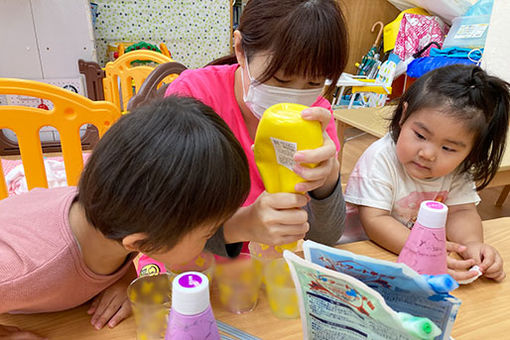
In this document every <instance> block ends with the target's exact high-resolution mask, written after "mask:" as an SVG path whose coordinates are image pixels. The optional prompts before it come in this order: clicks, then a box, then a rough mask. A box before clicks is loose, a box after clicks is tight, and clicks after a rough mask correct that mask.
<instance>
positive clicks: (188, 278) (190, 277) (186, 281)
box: [179, 273, 202, 288]
mask: <svg viewBox="0 0 510 340" xmlns="http://www.w3.org/2000/svg"><path fill="white" fill-rule="evenodd" d="M184 274H185V275H183V276H182V277H181V278H180V279H179V284H180V285H181V287H184V288H195V287H198V286H200V285H201V284H202V278H201V277H200V276H198V275H196V274H193V273H184Z"/></svg>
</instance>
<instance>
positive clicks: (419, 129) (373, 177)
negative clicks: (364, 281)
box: [345, 65, 510, 281]
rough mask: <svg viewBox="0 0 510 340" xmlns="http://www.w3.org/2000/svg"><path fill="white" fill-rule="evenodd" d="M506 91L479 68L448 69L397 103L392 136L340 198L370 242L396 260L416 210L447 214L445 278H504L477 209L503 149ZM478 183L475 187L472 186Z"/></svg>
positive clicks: (361, 164)
mask: <svg viewBox="0 0 510 340" xmlns="http://www.w3.org/2000/svg"><path fill="white" fill-rule="evenodd" d="M508 91H509V84H508V83H506V82H504V81H503V80H501V79H499V78H497V77H494V76H489V75H488V74H487V73H486V72H484V71H483V70H482V69H481V68H479V67H477V66H467V65H453V66H447V67H443V68H440V69H436V70H434V71H431V72H429V73H427V74H426V75H424V76H423V77H421V78H419V79H418V80H417V81H416V82H415V83H414V84H413V85H412V86H411V87H410V88H409V90H408V91H407V92H406V93H405V94H404V95H403V96H402V98H401V99H400V103H399V105H398V107H397V109H396V111H395V113H394V115H393V119H392V120H391V124H390V133H389V134H387V135H386V136H384V137H383V138H382V139H380V140H378V141H376V142H375V143H374V144H372V145H371V146H370V147H369V148H368V149H367V150H366V151H365V153H364V154H363V155H362V156H361V158H360V159H359V160H358V163H357V164H356V166H355V168H354V170H353V171H352V173H351V176H350V178H349V182H348V184H347V188H346V193H345V199H346V201H347V202H350V203H352V204H355V205H357V206H358V210H359V216H360V219H361V223H362V224H363V227H364V230H365V232H366V234H367V235H368V237H369V238H370V239H372V240H373V241H374V242H376V243H378V244H379V245H381V246H382V247H384V248H386V249H388V250H390V251H392V252H394V253H396V254H398V253H399V252H400V250H401V249H402V247H403V246H404V244H405V242H406V240H407V237H408V235H409V232H410V229H411V228H412V226H413V224H414V222H415V220H416V216H417V213H418V209H419V207H420V203H421V202H422V201H424V200H436V201H441V202H443V203H445V204H446V205H447V206H448V208H449V212H448V219H447V224H446V236H447V239H448V241H450V242H447V248H448V250H449V251H452V252H457V253H458V254H459V255H460V256H461V257H462V260H455V259H454V258H452V257H448V267H449V272H450V274H451V275H452V276H453V277H454V278H455V279H457V280H469V279H470V278H472V277H474V276H476V275H477V272H476V271H474V270H471V271H470V270H469V269H470V268H471V267H472V266H473V265H478V266H479V268H480V270H481V271H482V273H483V274H484V276H485V277H488V278H492V279H494V280H496V281H501V280H503V279H504V278H505V272H504V271H503V260H502V258H501V256H500V255H499V253H498V251H497V250H496V249H494V248H493V247H491V246H490V245H488V244H485V243H484V241H483V232H482V223H481V219H480V216H479V215H478V212H477V209H476V205H477V204H478V203H479V202H480V198H479V196H478V194H477V192H476V189H478V190H480V189H483V188H484V187H486V186H487V184H488V183H489V182H490V181H491V179H492V178H494V176H495V174H496V172H497V170H498V167H499V164H500V162H501V158H502V155H503V150H504V148H505V144H506V136H507V130H508V123H509V120H508V114H509V110H510V96H509V92H508ZM475 182H476V183H478V187H476V186H475Z"/></svg>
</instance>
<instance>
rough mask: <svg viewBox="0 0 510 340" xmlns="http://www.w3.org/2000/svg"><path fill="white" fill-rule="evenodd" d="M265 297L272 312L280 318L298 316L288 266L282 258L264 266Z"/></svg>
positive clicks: (296, 297) (295, 293) (295, 295)
mask: <svg viewBox="0 0 510 340" xmlns="http://www.w3.org/2000/svg"><path fill="white" fill-rule="evenodd" d="M264 278H265V283H266V293H267V299H268V301H269V307H270V308H271V311H272V312H273V314H274V315H275V316H276V317H278V318H282V319H293V318H297V317H299V305H298V296H297V292H296V288H295V286H294V281H293V280H292V277H291V275H290V270H289V266H288V265H287V262H285V260H284V259H283V258H281V259H275V260H272V261H271V262H269V263H267V264H266V265H265V266H264Z"/></svg>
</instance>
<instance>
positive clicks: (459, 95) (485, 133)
mask: <svg viewBox="0 0 510 340" xmlns="http://www.w3.org/2000/svg"><path fill="white" fill-rule="evenodd" d="M509 88H510V84H508V83H507V82H505V81H503V80H501V79H500V78H498V77H495V76H490V75H488V74H487V73H486V72H485V71H484V70H482V69H481V68H480V67H478V66H474V65H451V66H445V67H441V68H438V69H435V70H433V71H430V72H428V73H427V74H425V75H424V76H422V77H420V78H419V79H418V80H417V81H416V82H415V83H413V84H412V85H411V87H410V88H409V89H408V90H407V91H406V92H405V93H404V95H403V96H402V98H401V99H400V102H399V105H398V106H397V109H396V110H395V113H394V115H393V118H392V120H391V123H390V133H391V136H392V138H393V140H394V141H395V142H396V141H397V139H398V136H399V135H400V128H401V125H402V124H403V123H404V122H405V121H406V120H407V119H408V118H409V117H410V116H411V115H412V114H413V113H414V112H417V111H419V110H422V109H426V108H438V109H440V111H441V112H442V113H444V114H445V115H449V116H453V117H455V118H457V119H459V120H461V121H464V122H465V126H466V128H467V129H468V131H471V132H474V134H475V140H474V144H473V149H472V150H471V152H470V153H469V155H468V156H467V157H466V159H465V160H464V162H463V163H462V164H461V169H460V170H461V171H462V172H469V173H470V174H471V175H472V177H473V180H474V181H476V182H478V183H479V184H478V186H477V189H478V190H481V189H483V188H485V187H486V186H487V185H488V184H489V182H490V181H491V180H492V179H493V178H494V176H495V175H496V172H497V170H498V167H499V164H500V163H501V158H502V157H503V152H504V149H505V144H506V135H507V130H508V114H509V109H510V95H509ZM405 105H407V108H406V109H405V112H404V106H405Z"/></svg>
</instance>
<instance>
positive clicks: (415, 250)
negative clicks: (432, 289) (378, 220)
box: [397, 201, 448, 275]
mask: <svg viewBox="0 0 510 340" xmlns="http://www.w3.org/2000/svg"><path fill="white" fill-rule="evenodd" d="M447 216H448V207H447V206H446V205H445V204H443V203H441V202H436V201H423V202H421V205H420V210H419V211H418V218H417V219H416V222H415V223H414V226H413V229H412V230H411V233H410V234H409V237H408V238H407V241H406V243H405V245H404V248H402V250H401V251H400V255H399V256H398V260H397V262H402V263H405V264H407V265H408V266H409V267H411V268H412V269H414V270H416V271H417V272H418V273H420V274H428V275H439V274H447V273H448V267H447V264H446V256H447V254H446V232H445V225H446V217H447Z"/></svg>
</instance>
